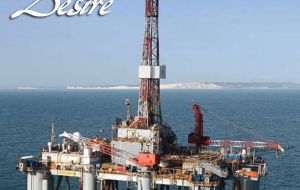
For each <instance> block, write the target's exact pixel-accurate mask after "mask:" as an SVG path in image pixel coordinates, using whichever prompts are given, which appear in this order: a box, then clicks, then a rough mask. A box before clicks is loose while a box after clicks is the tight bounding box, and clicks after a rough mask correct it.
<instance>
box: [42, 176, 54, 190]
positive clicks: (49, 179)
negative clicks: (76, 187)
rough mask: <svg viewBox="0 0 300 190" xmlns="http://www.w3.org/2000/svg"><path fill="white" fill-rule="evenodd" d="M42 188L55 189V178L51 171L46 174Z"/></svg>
mask: <svg viewBox="0 0 300 190" xmlns="http://www.w3.org/2000/svg"><path fill="white" fill-rule="evenodd" d="M42 190H54V179H53V176H52V175H51V173H50V172H49V173H46V174H44V177H43V181H42Z"/></svg>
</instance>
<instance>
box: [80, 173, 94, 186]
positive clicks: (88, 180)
mask: <svg viewBox="0 0 300 190" xmlns="http://www.w3.org/2000/svg"><path fill="white" fill-rule="evenodd" d="M82 184H83V185H82V187H83V188H82V189H83V190H96V176H95V175H94V174H93V173H88V172H87V173H83V177H82Z"/></svg>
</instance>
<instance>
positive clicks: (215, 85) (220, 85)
mask: <svg viewBox="0 0 300 190" xmlns="http://www.w3.org/2000/svg"><path fill="white" fill-rule="evenodd" d="M66 89H68V90H105V89H108V90H130V89H138V87H137V86H134V85H120V86H94V87H83V86H68V87H67V88H66ZM161 89H300V84H297V83H288V82H287V83H270V82H256V83H234V82H193V83H171V84H161Z"/></svg>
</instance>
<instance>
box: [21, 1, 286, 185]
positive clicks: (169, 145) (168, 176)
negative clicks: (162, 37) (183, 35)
mask: <svg viewBox="0 0 300 190" xmlns="http://www.w3.org/2000/svg"><path fill="white" fill-rule="evenodd" d="M158 17H159V0H146V9H145V36H144V43H143V57H142V63H141V65H140V66H139V78H140V90H139V100H138V114H137V116H135V117H133V116H132V115H131V113H130V109H131V108H130V102H129V100H128V99H127V100H126V101H125V105H126V107H127V118H126V120H117V121H116V123H115V124H114V125H113V126H112V132H113V133H112V139H111V140H108V139H105V138H101V137H98V136H97V137H93V138H85V137H82V136H81V134H80V133H78V132H75V133H68V132H64V133H63V134H61V135H59V136H60V137H61V138H62V142H61V143H59V144H58V143H56V142H55V134H54V132H55V127H56V124H55V122H52V125H51V127H52V130H51V140H50V142H49V143H48V146H46V147H43V149H42V151H41V154H40V156H39V157H33V156H24V157H21V158H20V159H19V163H18V164H17V170H19V171H22V172H24V173H26V174H27V190H54V189H55V190H58V189H60V188H61V183H62V181H63V178H65V181H66V183H65V184H66V185H65V186H66V188H67V189H71V185H70V180H69V177H76V178H78V179H79V189H82V190H110V189H113V190H116V189H119V188H123V189H124V188H127V189H128V190H129V189H138V190H150V189H158V188H159V189H160V190H164V189H166V190H169V189H170V188H177V189H181V188H183V189H193V190H213V189H214V190H222V189H225V185H226V182H227V181H229V180H232V181H233V189H234V190H258V189H259V182H260V178H261V177H263V176H265V175H267V166H266V162H265V161H264V160H263V159H262V158H261V157H260V156H258V155H256V154H255V150H256V149H275V150H276V152H278V151H282V152H284V150H283V148H282V147H281V146H280V145H279V144H277V143H274V142H253V141H233V140H213V139H211V138H210V137H208V136H204V132H203V115H202V112H201V109H200V106H199V105H198V104H194V105H193V110H194V118H195V124H194V125H195V127H194V131H193V132H191V133H190V134H189V135H188V137H187V139H188V143H189V144H191V146H190V147H184V146H181V145H179V144H177V143H176V135H175V133H174V132H173V131H172V128H171V127H170V126H169V125H168V124H166V123H165V122H163V119H162V113H161V105H160V79H163V78H165V77H166V66H164V65H161V64H160V62H159V35H158V34H159V32H158V31H159V30H158ZM210 147H217V148H214V149H210ZM119 182H124V183H122V184H123V185H121V184H119Z"/></svg>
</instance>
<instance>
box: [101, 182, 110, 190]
mask: <svg viewBox="0 0 300 190" xmlns="http://www.w3.org/2000/svg"><path fill="white" fill-rule="evenodd" d="M103 182H104V189H103V190H110V185H111V181H110V180H104V181H103Z"/></svg>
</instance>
